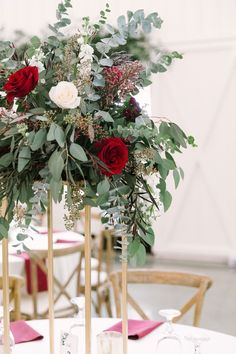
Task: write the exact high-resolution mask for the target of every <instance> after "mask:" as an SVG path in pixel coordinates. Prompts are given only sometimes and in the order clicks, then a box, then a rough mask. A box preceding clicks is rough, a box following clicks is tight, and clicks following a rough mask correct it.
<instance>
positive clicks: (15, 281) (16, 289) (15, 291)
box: [0, 275, 24, 321]
mask: <svg viewBox="0 0 236 354" xmlns="http://www.w3.org/2000/svg"><path fill="white" fill-rule="evenodd" d="M23 284H24V279H23V278H22V277H20V276H19V275H14V276H13V275H12V276H10V277H9V300H10V302H13V304H14V306H13V311H12V313H11V317H12V319H13V320H14V321H16V320H20V318H21V288H22V286H23ZM2 288H3V280H2V277H0V289H2Z"/></svg>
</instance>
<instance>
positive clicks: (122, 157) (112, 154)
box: [95, 138, 128, 176]
mask: <svg viewBox="0 0 236 354" xmlns="http://www.w3.org/2000/svg"><path fill="white" fill-rule="evenodd" d="M95 148H96V149H97V157H98V158H99V159H100V160H101V161H102V162H103V163H104V164H105V165H106V166H107V168H108V170H106V169H105V168H103V167H102V166H101V167H100V169H101V172H102V173H103V174H104V175H106V176H112V175H118V174H119V173H121V172H122V171H123V169H124V167H125V165H126V164H127V162H128V147H127V145H126V144H125V143H124V142H123V141H122V140H121V139H120V138H105V139H102V140H101V141H99V142H97V143H96V144H95Z"/></svg>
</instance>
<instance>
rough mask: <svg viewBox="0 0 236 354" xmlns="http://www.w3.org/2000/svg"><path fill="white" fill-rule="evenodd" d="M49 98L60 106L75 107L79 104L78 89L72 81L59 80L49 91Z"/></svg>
mask: <svg viewBox="0 0 236 354" xmlns="http://www.w3.org/2000/svg"><path fill="white" fill-rule="evenodd" d="M49 97H50V99H51V100H52V101H53V102H54V103H55V104H56V105H57V106H58V107H60V108H69V109H72V108H76V107H78V106H79V104H80V97H78V90H77V88H76V86H75V85H74V84H73V83H72V82H68V81H60V82H59V83H58V84H57V86H53V87H52V88H51V90H50V91H49Z"/></svg>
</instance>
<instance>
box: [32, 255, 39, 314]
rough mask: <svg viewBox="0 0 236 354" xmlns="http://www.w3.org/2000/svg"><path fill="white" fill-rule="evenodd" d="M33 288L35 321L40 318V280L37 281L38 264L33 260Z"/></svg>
mask: <svg viewBox="0 0 236 354" xmlns="http://www.w3.org/2000/svg"><path fill="white" fill-rule="evenodd" d="M31 287H32V302H33V319H36V318H38V301H37V300H38V299H37V295H38V279H37V264H36V262H35V260H34V259H33V258H31Z"/></svg>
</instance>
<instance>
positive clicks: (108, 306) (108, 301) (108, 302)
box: [105, 290, 112, 317]
mask: <svg viewBox="0 0 236 354" xmlns="http://www.w3.org/2000/svg"><path fill="white" fill-rule="evenodd" d="M105 306H106V310H107V314H108V317H112V310H111V297H110V291H109V290H107V294H106V295H105Z"/></svg>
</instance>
